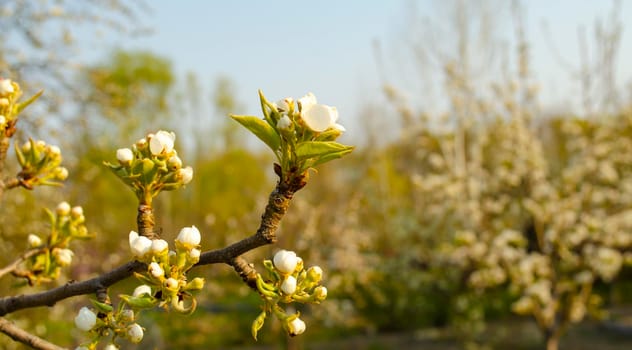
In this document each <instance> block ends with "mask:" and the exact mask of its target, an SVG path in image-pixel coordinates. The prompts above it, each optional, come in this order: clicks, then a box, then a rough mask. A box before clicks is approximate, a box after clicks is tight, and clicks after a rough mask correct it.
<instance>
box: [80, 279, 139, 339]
mask: <svg viewBox="0 0 632 350" xmlns="http://www.w3.org/2000/svg"><path fill="white" fill-rule="evenodd" d="M140 292H142V291H140ZM135 293H136V292H135ZM92 304H93V308H88V307H86V306H84V307H82V308H81V309H80V310H79V313H78V314H77V316H75V327H77V329H79V330H81V331H84V332H90V333H92V334H94V335H96V337H94V338H93V339H92V341H91V342H89V343H86V344H83V345H81V346H79V347H77V348H76V349H75V350H95V349H96V348H97V345H98V343H99V341H100V340H101V339H102V338H109V343H108V344H107V345H106V346H105V349H112V350H114V349H118V346H117V345H115V342H116V340H117V339H127V340H128V341H130V342H132V343H134V344H138V343H140V342H141V340H143V336H144V330H143V327H141V326H140V325H139V324H138V323H136V319H137V316H138V314H137V313H135V312H134V310H132V309H129V308H127V307H126V305H125V304H124V303H121V304H120V306H119V308H117V309H116V310H115V309H114V308H113V307H112V305H110V304H108V303H102V302H98V301H95V300H92Z"/></svg>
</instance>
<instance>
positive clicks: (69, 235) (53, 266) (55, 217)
mask: <svg viewBox="0 0 632 350" xmlns="http://www.w3.org/2000/svg"><path fill="white" fill-rule="evenodd" d="M46 213H47V214H48V217H49V220H50V227H51V232H50V234H49V235H48V237H46V239H42V238H41V237H39V236H38V235H35V234H30V235H29V236H28V238H27V241H28V246H29V249H34V250H36V251H37V253H36V254H35V255H33V256H31V257H29V258H28V259H27V261H26V270H25V271H17V272H16V275H18V276H21V277H24V278H26V279H27V280H28V282H29V284H31V285H34V284H37V283H41V282H49V281H51V280H54V279H56V278H57V277H59V274H60V271H61V268H62V267H66V266H69V265H70V264H71V262H72V258H73V255H74V253H73V252H72V250H70V249H69V246H70V242H71V241H72V240H74V239H89V238H92V237H93V235H91V234H89V233H88V229H87V228H86V226H85V221H86V218H85V217H84V215H83V208H81V207H80V206H75V207H71V206H70V204H68V203H67V202H61V203H59V205H57V210H56V211H55V213H53V212H52V211H50V210H46Z"/></svg>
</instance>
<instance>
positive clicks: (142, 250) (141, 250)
mask: <svg viewBox="0 0 632 350" xmlns="http://www.w3.org/2000/svg"><path fill="white" fill-rule="evenodd" d="M151 245H152V242H151V240H150V239H149V238H147V237H145V236H140V235H138V233H136V231H130V233H129V247H130V249H131V251H132V254H133V255H134V256H136V257H142V256H144V255H145V254H147V253H148V252H149V250H150V249H151Z"/></svg>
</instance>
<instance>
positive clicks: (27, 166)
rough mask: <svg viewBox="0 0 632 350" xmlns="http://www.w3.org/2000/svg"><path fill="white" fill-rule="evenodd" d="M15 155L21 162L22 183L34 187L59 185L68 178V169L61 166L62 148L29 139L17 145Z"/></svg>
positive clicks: (28, 187)
mask: <svg viewBox="0 0 632 350" xmlns="http://www.w3.org/2000/svg"><path fill="white" fill-rule="evenodd" d="M15 155H16V157H17V160H18V163H19V164H20V167H21V169H22V170H21V171H20V172H19V173H18V177H17V178H18V181H19V183H20V185H21V186H22V187H24V188H27V189H33V187H34V186H36V185H49V186H59V185H60V184H61V183H60V181H64V180H66V178H68V170H67V169H66V168H64V167H63V166H61V161H62V157H61V150H60V149H59V147H57V146H53V145H47V144H46V143H45V142H44V141H41V140H40V141H33V140H32V139H29V140H28V141H27V142H25V143H24V144H23V145H22V146H19V145H18V144H17V143H16V145H15Z"/></svg>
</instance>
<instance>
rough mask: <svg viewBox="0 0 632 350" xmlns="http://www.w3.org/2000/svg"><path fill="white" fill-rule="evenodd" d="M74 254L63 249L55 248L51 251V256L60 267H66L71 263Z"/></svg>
mask: <svg viewBox="0 0 632 350" xmlns="http://www.w3.org/2000/svg"><path fill="white" fill-rule="evenodd" d="M73 255H74V253H73V252H72V250H70V249H64V248H55V249H53V256H54V257H55V261H57V264H59V265H60V266H68V265H70V263H71V262H72V256H73Z"/></svg>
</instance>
